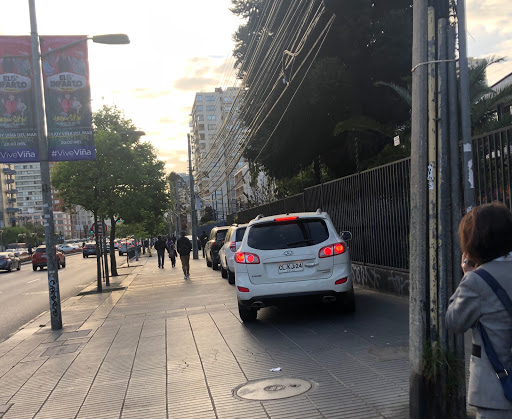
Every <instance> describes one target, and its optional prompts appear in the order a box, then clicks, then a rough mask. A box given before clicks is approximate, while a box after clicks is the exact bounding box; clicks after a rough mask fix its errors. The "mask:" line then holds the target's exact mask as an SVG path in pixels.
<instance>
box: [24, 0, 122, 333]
mask: <svg viewBox="0 0 512 419" xmlns="http://www.w3.org/2000/svg"><path fill="white" fill-rule="evenodd" d="M29 12H30V38H31V43H32V65H33V68H34V104H35V114H36V124H37V134H38V147H39V156H40V168H41V189H42V195H43V196H42V198H43V215H44V218H43V225H44V236H45V241H46V249H47V252H46V263H47V268H48V289H49V298H50V318H51V327H52V329H53V330H58V329H62V312H61V306H60V290H59V276H58V273H57V272H58V264H57V256H56V253H55V227H54V223H53V199H52V193H51V183H50V162H49V158H48V141H47V138H46V130H45V115H44V105H43V89H42V83H41V58H42V55H41V52H40V48H39V35H38V33H37V19H36V8H35V0H29ZM88 39H92V41H94V42H99V43H104V44H127V43H129V42H130V41H129V39H128V36H126V35H99V36H93V37H86V38H84V39H83V40H78V41H75V42H72V43H70V44H69V45H63V46H62V47H60V48H59V49H64V48H68V47H70V46H72V45H75V44H77V43H80V42H86V41H87V40H88ZM53 52H55V50H53V51H52V53H53Z"/></svg>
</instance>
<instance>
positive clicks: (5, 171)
mask: <svg viewBox="0 0 512 419" xmlns="http://www.w3.org/2000/svg"><path fill="white" fill-rule="evenodd" d="M3 171H4V173H5V174H6V175H15V174H16V170H13V169H9V168H8V167H4V168H3Z"/></svg>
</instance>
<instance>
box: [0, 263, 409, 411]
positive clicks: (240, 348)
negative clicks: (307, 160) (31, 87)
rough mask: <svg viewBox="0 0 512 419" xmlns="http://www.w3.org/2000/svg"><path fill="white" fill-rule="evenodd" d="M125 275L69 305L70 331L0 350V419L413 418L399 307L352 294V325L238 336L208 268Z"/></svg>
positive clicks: (37, 332) (296, 312)
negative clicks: (107, 288)
mask: <svg viewBox="0 0 512 419" xmlns="http://www.w3.org/2000/svg"><path fill="white" fill-rule="evenodd" d="M78 259H80V260H79V261H78ZM70 262H71V263H70V265H69V266H73V264H76V265H75V266H76V270H77V271H78V270H79V269H82V268H83V266H84V265H85V264H90V265H91V267H92V266H93V265H94V263H95V262H94V261H93V260H83V259H82V258H81V257H77V258H70ZM67 269H68V268H66V269H65V270H67ZM72 269H73V268H72ZM72 269H70V271H72ZM61 272H62V271H61ZM31 273H32V272H31ZM120 273H121V275H120V276H119V277H117V278H116V280H117V281H119V282H118V283H115V284H114V287H113V288H114V289H113V290H112V291H111V292H105V293H103V294H101V295H98V294H95V293H91V294H88V293H85V294H82V295H80V296H75V297H72V298H70V299H68V300H66V301H64V302H63V323H64V329H62V330H58V331H52V330H51V329H50V328H49V314H48V313H47V312H46V313H45V314H44V315H43V316H41V317H39V318H38V319H35V320H34V321H33V322H31V323H29V324H27V325H26V326H25V328H24V329H22V330H20V331H19V332H17V333H16V334H14V335H13V336H12V337H11V338H10V339H8V340H6V341H4V342H2V343H0V409H2V408H3V409H4V410H7V412H6V413H5V415H4V416H3V418H4V419H7V418H15V417H36V418H43V417H51V418H75V417H76V418H78V417H83V418H90V417H95V418H98V417H106V418H110V417H137V418H141V417H155V418H171V417H173V418H180V419H183V418H187V417H188V418H194V419H198V418H242V417H243V418H259V417H262V418H279V417H283V418H284V417H286V418H293V417H297V418H314V417H322V418H326V417H332V418H345V417H346V418H382V417H386V418H406V417H408V408H409V407H408V406H409V393H408V387H409V368H408V349H407V347H408V300H407V299H405V298H401V297H396V296H393V295H388V294H382V293H378V292H375V291H370V290H364V289H359V288H358V289H356V303H357V311H356V313H355V314H350V315H344V314H337V313H333V312H331V310H329V309H324V308H321V307H318V306H308V307H299V306H287V307H279V308H275V307H271V308H265V309H262V310H261V311H260V313H259V316H258V320H257V321H256V322H254V323H242V322H241V321H240V318H239V316H238V310H237V302H236V293H235V289H234V287H233V286H231V285H229V284H228V282H227V280H225V279H223V278H222V277H221V276H220V273H219V272H218V271H213V270H211V269H210V268H207V267H206V265H205V262H204V259H202V258H201V259H199V260H193V261H191V279H190V280H187V281H185V280H184V279H183V274H182V272H181V269H180V263H179V262H178V263H177V267H176V268H174V269H173V268H171V266H170V263H167V262H166V266H165V268H164V269H159V268H158V267H157V259H156V257H153V258H148V257H147V256H144V257H141V259H140V260H139V261H138V262H135V261H133V263H132V262H131V263H130V268H127V267H121V268H120ZM34 274H35V273H34ZM37 274H38V275H39V272H37ZM43 274H44V273H43ZM91 274H92V275H91V276H90V277H89V278H93V277H94V273H93V272H91ZM85 277H86V276H83V277H82V278H85ZM63 278H64V282H66V278H67V277H66V276H63ZM40 282H42V281H40ZM85 282H86V281H84V282H83V283H85ZM78 283H80V281H79V280H78V281H77V282H76V284H78ZM41 287H42V286H41ZM42 290H43V288H41V291H42ZM88 290H91V291H94V285H91V286H90V287H89V288H88ZM41 298H44V296H43V297H41ZM41 325H46V326H45V327H41ZM271 369H275V370H274V371H271ZM263 379H264V381H261V380H263ZM258 380H259V381H258ZM287 380H288V381H287ZM289 380H292V381H291V382H290V381H289ZM248 382H250V383H249V384H251V385H255V386H258V385H260V386H263V388H261V389H260V391H259V393H258V392H256V393H254V394H256V396H255V397H256V400H247V399H245V398H244V395H247V393H251V391H248V390H247V389H244V388H243V387H240V386H243V385H244V384H246V383H248ZM41 383H44V384H41ZM283 383H284V384H283ZM285 388H286V389H288V390H293V391H296V392H297V393H295V394H292V395H287V394H286V393H285V392H283V393H279V392H280V391H282V390H283V389H285ZM288 390H287V391H288ZM261 393H263V395H262V394H261ZM254 394H253V396H254ZM258 394H259V395H258ZM283 395H284V396H290V397H287V398H282V396H283ZM250 396H251V394H249V397H250ZM262 396H263V397H262Z"/></svg>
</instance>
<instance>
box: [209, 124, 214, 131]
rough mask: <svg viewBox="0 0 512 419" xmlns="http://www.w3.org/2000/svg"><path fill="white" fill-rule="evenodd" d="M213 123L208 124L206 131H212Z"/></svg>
mask: <svg viewBox="0 0 512 419" xmlns="http://www.w3.org/2000/svg"><path fill="white" fill-rule="evenodd" d="M215 127H216V125H215V124H208V131H213V130H214V129H215Z"/></svg>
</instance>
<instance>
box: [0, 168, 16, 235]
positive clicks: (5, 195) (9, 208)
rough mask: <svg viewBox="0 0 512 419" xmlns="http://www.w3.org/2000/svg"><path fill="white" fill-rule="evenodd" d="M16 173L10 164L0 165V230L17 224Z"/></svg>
mask: <svg viewBox="0 0 512 419" xmlns="http://www.w3.org/2000/svg"><path fill="white" fill-rule="evenodd" d="M15 175H16V171H15V170H14V169H13V168H12V165H10V164H2V168H1V170H0V190H1V194H0V228H1V227H12V226H15V225H16V224H17V222H18V212H19V209H18V207H17V199H16V192H17V191H16V179H15Z"/></svg>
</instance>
